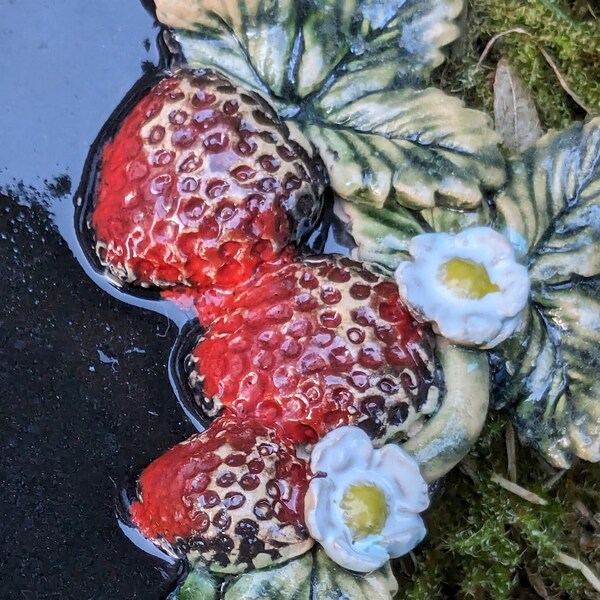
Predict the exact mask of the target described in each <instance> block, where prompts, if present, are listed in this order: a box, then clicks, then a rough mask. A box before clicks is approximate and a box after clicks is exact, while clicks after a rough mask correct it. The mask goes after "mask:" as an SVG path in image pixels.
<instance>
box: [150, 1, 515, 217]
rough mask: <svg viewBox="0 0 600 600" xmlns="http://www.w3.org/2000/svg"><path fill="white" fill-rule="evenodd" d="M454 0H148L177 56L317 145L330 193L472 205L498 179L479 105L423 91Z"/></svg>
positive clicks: (448, 30)
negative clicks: (226, 80) (241, 91)
mask: <svg viewBox="0 0 600 600" xmlns="http://www.w3.org/2000/svg"><path fill="white" fill-rule="evenodd" d="M461 8H462V2H461V1H460V0H446V1H445V2H427V3H424V2H422V1H417V0H404V1H402V0H394V1H393V2H384V1H383V0H353V1H351V2H343V1H342V0H327V1H326V2H320V3H318V5H317V4H315V3H311V2H298V3H292V2H289V1H288V2H276V1H274V0H272V1H270V2H266V3H265V2H257V1H254V2H251V1H245V2H240V3H238V2H235V3H234V2H231V1H225V2H220V3H217V2H214V1H211V2H208V3H206V2H200V1H199V0H195V1H193V2H183V0H158V2H157V15H158V18H159V20H161V22H163V23H165V24H166V25H169V26H170V27H172V28H174V30H173V35H174V37H175V40H176V41H177V42H178V43H179V45H180V47H181V49H182V54H183V56H184V58H185V61H186V63H187V65H189V66H191V67H193V68H214V69H217V70H219V71H221V72H223V73H224V74H226V75H227V76H228V77H230V78H231V79H232V80H233V81H234V82H236V83H238V84H240V85H242V86H243V87H245V88H246V89H248V90H252V91H257V92H259V93H261V94H262V95H264V96H266V97H268V99H269V100H270V101H271V102H272V103H273V105H274V106H275V107H276V108H277V110H278V111H279V114H280V116H281V117H283V118H287V119H292V120H293V121H295V122H296V123H297V124H298V125H299V126H300V127H301V129H302V130H303V132H304V133H305V134H306V135H307V137H308V138H309V140H310V141H311V142H312V143H313V144H314V145H315V146H316V147H317V148H318V149H319V151H320V152H321V155H322V158H323V160H324V162H325V163H326V165H327V167H328V169H329V176H330V180H331V185H332V187H333V189H334V191H335V192H336V193H337V194H338V195H340V196H342V197H343V198H345V199H351V200H352V201H361V202H364V203H368V204H372V205H374V206H382V205H383V203H384V202H385V200H386V199H388V198H390V197H396V198H397V199H398V201H399V202H400V203H402V204H404V205H406V206H408V207H414V208H418V209H422V208H427V207H433V206H435V205H437V204H441V205H450V206H452V207H454V208H460V209H463V208H472V207H477V206H479V205H480V204H481V200H482V196H483V194H484V193H485V191H487V190H495V189H497V188H498V187H500V186H501V185H502V184H503V183H504V177H505V172H504V161H503V158H502V155H501V154H500V152H499V150H498V142H499V136H497V135H496V134H495V133H494V132H493V131H492V128H491V120H490V119H488V118H487V117H486V116H484V115H483V114H482V113H479V112H476V111H473V110H468V109H466V108H464V106H463V104H462V103H461V102H460V101H459V100H457V99H455V98H450V97H448V96H446V95H445V94H443V93H442V92H441V91H439V90H435V89H415V88H421V87H422V86H423V85H425V84H426V83H427V81H428V78H429V74H430V72H431V70H432V69H433V68H435V67H436V66H438V65H439V64H441V62H442V61H443V54H442V50H441V49H442V48H443V46H445V45H447V44H448V43H450V42H452V41H453V40H454V39H455V38H456V37H457V35H458V28H457V27H456V25H455V24H454V22H453V20H454V19H455V17H456V16H458V14H459V13H460V10H461Z"/></svg>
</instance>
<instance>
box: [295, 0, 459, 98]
mask: <svg viewBox="0 0 600 600" xmlns="http://www.w3.org/2000/svg"><path fill="white" fill-rule="evenodd" d="M316 4H317V7H316V9H313V10H312V11H310V12H309V14H308V16H307V18H306V20H305V22H304V25H303V27H302V39H303V42H304V52H303V55H302V58H301V60H300V64H299V70H298V83H297V89H298V94H299V96H300V97H304V96H306V95H307V94H309V93H311V92H316V91H318V90H321V91H320V93H319V95H320V96H321V102H320V106H321V107H330V108H331V107H333V106H335V105H336V104H340V103H341V104H345V103H346V102H349V101H350V100H353V99H356V98H357V97H360V96H363V95H364V94H365V93H369V92H373V91H381V90H384V89H388V88H395V87H400V86H402V85H411V86H414V85H423V84H425V83H426V82H427V81H428V79H429V75H430V73H431V71H432V70H433V69H434V68H435V67H437V66H439V65H440V64H441V63H442V62H443V60H444V56H443V54H442V52H441V50H440V49H441V48H442V47H443V46H445V45H447V44H449V43H451V42H453V41H454V40H455V39H456V38H457V37H458V35H459V29H458V27H457V26H456V24H455V23H454V22H453V21H454V19H455V18H456V17H457V16H458V15H459V14H460V12H461V10H462V5H463V2H462V0H446V1H445V2H432V1H430V2H423V0H322V1H321V2H318V3H316Z"/></svg>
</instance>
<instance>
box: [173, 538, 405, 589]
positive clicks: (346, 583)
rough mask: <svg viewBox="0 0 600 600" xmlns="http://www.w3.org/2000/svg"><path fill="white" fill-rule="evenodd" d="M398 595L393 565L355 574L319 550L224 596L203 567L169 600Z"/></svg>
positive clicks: (239, 580) (234, 583) (237, 581)
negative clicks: (218, 591) (217, 589)
mask: <svg viewBox="0 0 600 600" xmlns="http://www.w3.org/2000/svg"><path fill="white" fill-rule="evenodd" d="M397 591H398V584H397V582H396V579H395V578H394V576H393V574H392V569H391V567H390V563H389V562H388V563H387V564H386V565H385V566H384V567H382V568H381V569H378V570H377V571H373V572H371V573H365V574H362V573H355V572H353V571H348V570H346V569H344V568H342V567H340V566H339V565H337V564H336V563H334V562H333V561H332V560H331V559H329V558H328V557H327V555H326V554H325V552H324V551H323V549H322V548H320V547H316V548H315V549H314V550H312V551H311V552H308V553H307V554H305V555H304V556H302V557H299V558H296V559H292V560H290V561H288V562H287V563H285V564H284V565H281V566H277V567H272V568H269V569H260V570H257V571H251V572H249V573H244V574H242V575H239V576H237V577H235V578H233V579H232V580H231V581H230V582H229V583H228V584H227V585H226V587H225V588H224V591H222V592H221V595H218V593H217V591H216V586H215V585H214V579H213V577H212V576H211V575H208V574H207V572H206V571H205V568H204V567H202V565H200V564H199V565H198V566H197V568H196V570H193V571H192V572H191V573H190V574H189V575H188V576H187V578H186V580H185V581H184V582H183V583H182V585H181V586H179V588H178V589H177V590H176V591H175V592H174V593H173V594H172V595H171V596H170V597H169V600H210V599H215V598H217V597H219V598H223V600H269V599H272V600H309V599H310V600H391V599H392V598H393V596H394V594H395V593H396V592H397Z"/></svg>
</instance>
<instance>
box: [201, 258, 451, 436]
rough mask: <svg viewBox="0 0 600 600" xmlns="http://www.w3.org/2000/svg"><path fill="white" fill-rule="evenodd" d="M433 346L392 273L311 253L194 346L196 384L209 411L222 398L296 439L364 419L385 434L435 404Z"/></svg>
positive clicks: (266, 278) (252, 289)
mask: <svg viewBox="0 0 600 600" xmlns="http://www.w3.org/2000/svg"><path fill="white" fill-rule="evenodd" d="M434 347H435V344H434V341H433V336H432V334H431V332H430V330H429V329H428V328H427V327H424V326H422V325H420V324H418V323H417V322H416V321H415V320H414V319H413V317H412V315H411V314H410V312H409V311H408V310H407V308H406V307H405V305H404V304H403V302H402V300H401V299H400V297H399V294H398V287H397V285H396V283H395V282H394V281H393V280H391V279H390V278H388V277H386V276H384V275H381V274H377V273H376V272H374V271H373V270H372V269H371V268H369V267H368V266H367V265H364V264H361V263H358V262H356V261H353V260H350V259H348V258H343V257H336V256H327V257H309V258H305V259H303V260H296V261H294V262H293V263H291V264H288V265H284V266H283V267H280V268H279V269H277V270H275V271H269V272H268V273H266V274H265V275H263V276H259V277H257V279H256V280H255V281H254V282H253V285H251V286H249V287H248V288H247V289H246V290H245V291H243V292H241V293H240V294H238V295H237V297H236V299H235V301H234V302H233V303H232V304H231V305H230V306H229V308H228V311H227V312H226V313H225V314H223V315H221V316H220V317H218V318H217V319H216V320H215V321H214V322H213V323H212V324H211V326H210V327H209V328H208V330H207V331H206V333H205V334H204V335H203V337H202V338H201V340H200V342H199V344H198V346H197V347H196V349H195V350H194V351H193V353H192V355H191V360H192V369H193V370H192V372H191V374H190V382H191V384H192V387H194V388H195V389H196V391H197V398H198V401H199V402H200V403H201V405H202V406H203V407H204V411H205V413H207V414H208V416H211V417H214V416H215V415H216V414H218V413H219V412H220V411H221V410H222V409H223V407H226V408H227V409H228V410H229V411H231V412H233V413H235V414H236V415H238V417H239V418H241V419H244V418H246V417H252V418H258V419H261V420H262V421H263V422H267V423H275V424H277V425H278V426H279V427H281V428H282V429H283V430H284V431H285V432H286V433H287V434H288V435H289V436H290V437H291V439H292V440H293V441H294V442H296V443H314V442H316V441H317V440H318V439H319V438H321V437H322V436H323V435H324V434H325V433H326V432H328V431H330V430H332V429H334V428H336V427H339V426H341V425H348V424H358V425H360V427H362V428H363V429H364V430H365V431H367V432H368V433H369V435H370V436H371V437H372V438H374V439H376V440H378V443H383V442H384V441H385V440H386V439H389V438H390V437H392V436H394V435H396V437H397V439H402V438H407V437H410V435H411V433H412V434H414V433H415V432H417V431H418V430H419V428H420V424H421V423H422V421H423V420H427V418H428V416H430V415H431V414H433V413H434V412H435V410H436V409H437V408H438V401H439V398H440V390H439V385H440V382H439V378H438V374H437V367H436V361H435V359H434V355H433V352H434Z"/></svg>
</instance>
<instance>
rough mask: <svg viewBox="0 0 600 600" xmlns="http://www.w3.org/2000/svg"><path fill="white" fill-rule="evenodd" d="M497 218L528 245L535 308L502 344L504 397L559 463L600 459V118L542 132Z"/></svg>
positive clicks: (516, 167)
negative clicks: (521, 327) (509, 339)
mask: <svg viewBox="0 0 600 600" xmlns="http://www.w3.org/2000/svg"><path fill="white" fill-rule="evenodd" d="M511 179H512V180H511V185H510V186H509V188H508V189H507V190H506V191H505V192H504V193H503V194H501V195H500V197H499V198H498V201H497V203H496V205H497V208H498V211H499V215H500V219H499V225H500V227H501V228H503V229H504V231H505V232H506V233H507V234H508V235H509V236H510V237H512V239H513V241H514V242H515V243H516V244H517V245H518V244H520V245H521V248H522V250H523V252H527V253H528V258H529V270H530V276H531V280H532V292H531V296H532V301H533V302H532V310H531V312H530V314H529V317H528V320H527V323H526V324H525V325H524V326H523V329H522V331H521V332H519V334H518V335H517V336H515V338H514V339H513V340H512V341H509V342H508V343H507V344H506V345H505V347H504V348H503V355H504V359H506V361H507V362H506V364H505V369H506V375H507V377H506V381H505V382H504V385H503V387H502V389H501V390H500V394H501V401H500V405H502V404H508V405H510V404H511V403H516V404H514V405H513V406H512V408H511V410H512V412H513V414H514V416H515V422H516V426H517V428H518V430H519V433H520V435H521V437H522V439H524V440H525V441H526V442H528V443H530V444H532V445H534V446H535V447H537V448H538V449H540V450H541V451H542V452H543V453H544V454H545V455H546V457H547V458H548V459H549V460H550V461H551V462H553V463H554V464H555V465H557V466H560V467H566V466H568V465H569V464H570V463H571V460H572V458H573V456H575V455H576V456H579V457H581V458H584V459H586V460H593V461H597V460H600V448H599V442H598V440H599V439H600V425H599V423H600V387H599V386H598V383H597V373H598V368H599V366H600V364H599V360H598V351H597V348H598V341H599V338H600V335H599V334H598V331H600V302H599V301H598V289H599V287H598V286H599V280H598V275H599V273H600V259H599V253H600V220H599V217H598V211H599V209H600V207H599V204H600V119H595V120H593V121H590V122H589V123H587V124H586V125H583V124H577V125H575V126H573V127H572V128H571V129H569V130H567V131H565V132H563V133H561V134H557V133H552V134H549V135H547V136H545V137H544V138H542V139H541V140H540V141H539V142H538V144H537V145H536V146H535V148H533V149H532V150H530V151H529V152H527V153H526V154H525V155H524V157H523V160H522V161H514V162H513V163H512V178H511Z"/></svg>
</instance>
